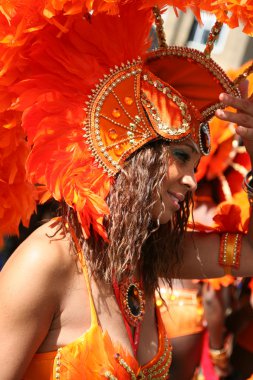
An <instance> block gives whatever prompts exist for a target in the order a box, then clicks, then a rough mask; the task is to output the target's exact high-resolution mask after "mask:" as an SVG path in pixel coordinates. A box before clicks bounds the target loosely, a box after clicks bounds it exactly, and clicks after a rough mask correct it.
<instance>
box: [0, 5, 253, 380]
mask: <svg viewBox="0 0 253 380" xmlns="http://www.w3.org/2000/svg"><path fill="white" fill-rule="evenodd" d="M133 5H134V6H133ZM20 11H22V10H20ZM43 14H44V15H45V14H47V13H46V12H44V13H43ZM136 14H138V17H139V18H138V22H137V21H136V20H135V23H134V24H131V20H133V18H134V17H135V16H136ZM61 16H62V17H63V15H61ZM112 17H114V18H112ZM59 20H61V22H62V19H61V18H60V17H59V19H58V21H59ZM54 21H55V20H54ZM36 22H37V21H36ZM71 22H72V24H71ZM151 23H152V18H151V9H150V8H145V9H144V10H143V9H141V10H138V12H137V13H136V6H135V3H134V2H130V4H126V2H123V4H120V6H119V17H118V14H116V16H108V15H104V14H103V15H100V14H99V13H98V15H97V16H96V13H94V14H93V15H92V16H91V14H88V16H87V17H86V19H84V18H83V17H79V16H78V17H76V16H74V17H73V19H71V20H69V23H66V24H64V25H65V27H66V28H68V27H69V26H68V25H69V24H71V28H70V30H71V31H70V32H69V34H68V33H66V34H65V35H62V34H61V33H58V34H56V33H55V30H54V28H53V27H52V25H51V24H52V22H50V25H49V26H46V27H42V26H41V25H42V24H40V28H38V27H37V28H35V27H34V24H32V26H31V25H30V24H29V26H30V28H29V31H30V32H31V34H32V33H34V31H36V32H35V33H37V34H36V38H35V39H34V37H33V36H34V35H33V34H32V37H30V39H29V37H28V40H25V42H24V40H20V46H23V45H22V44H25V45H24V46H25V48H24V46H23V50H22V54H19V55H16V56H15V57H16V58H17V60H20V61H18V63H19V64H20V65H19V69H20V67H22V70H20V71H19V74H17V76H18V79H17V83H15V84H14V85H13V86H12V87H11V91H12V95H13V96H14V95H15V96H16V97H17V103H16V105H15V104H14V103H13V102H12V107H14V109H16V111H18V112H22V123H23V127H24V129H25V130H26V133H27V135H28V140H29V142H30V144H31V154H30V157H29V161H28V172H29V173H30V176H31V178H32V179H33V181H34V182H35V183H42V184H44V185H46V186H47V189H48V190H49V191H50V192H51V194H53V196H54V197H55V198H56V199H58V200H63V201H64V202H63V209H62V210H63V212H62V215H63V216H62V218H61V219H60V220H56V221H53V222H49V223H47V224H45V225H44V226H42V227H41V228H39V229H38V230H37V231H35V232H34V233H33V234H32V235H31V236H30V237H29V238H28V239H27V240H26V241H25V242H24V243H23V244H22V245H21V246H20V247H19V248H18V249H17V251H16V252H15V253H14V254H13V256H12V257H11V258H10V260H9V261H8V263H7V264H6V266H5V267H4V269H3V271H2V273H1V284H0V304H1V310H2V312H1V316H0V339H1V342H2V346H3V347H2V348H3V349H1V353H0V363H1V366H0V368H1V369H0V375H1V376H0V377H1V379H3V380H7V379H8V380H9V379H16V380H18V379H36V378H38V379H41V380H42V379H84V378H85V379H103V378H109V379H128V378H129V379H130V378H131V379H137V378H139V379H140V378H157V377H159V378H163V379H166V378H168V372H169V366H170V363H171V346H170V344H169V341H168V338H167V336H166V333H165V330H164V327H163V324H162V321H161V317H160V314H159V310H156V309H155V306H154V291H155V289H156V288H158V278H159V277H163V278H164V279H165V281H168V282H169V283H170V281H171V278H172V277H173V276H177V277H182V278H202V277H203V276H206V277H215V276H222V274H223V268H222V265H219V264H218V262H217V257H216V255H212V256H210V255H208V252H209V251H210V250H212V252H217V255H218V252H219V249H220V252H221V255H220V256H221V257H220V261H221V264H223V259H224V257H223V254H225V255H226V253H228V251H227V247H226V246H223V245H221V248H220V236H219V235H218V234H208V235H206V234H194V233H186V232H185V227H186V223H187V219H188V216H189V212H190V211H189V210H190V199H191V194H192V192H194V190H195V189H196V180H195V174H194V172H195V171H196V168H197V165H198V162H199V160H200V158H201V155H203V154H208V152H209V150H210V146H209V135H208V127H207V124H206V121H207V119H208V118H209V117H210V115H211V114H212V113H213V112H214V110H215V109H217V108H218V106H220V101H221V102H222V103H224V104H225V105H230V106H232V107H234V108H235V109H237V110H238V113H237V114H234V113H230V112H227V111H222V110H218V111H216V115H217V116H218V117H220V118H221V119H224V120H230V121H234V122H237V123H238V124H239V125H241V124H242V125H243V127H238V129H237V132H238V134H240V136H241V137H242V138H244V141H245V145H246V146H247V149H248V152H249V154H250V155H251V158H253V144H252V138H253V130H252V129H253V104H252V101H251V100H243V99H240V98H239V97H235V96H233V95H237V96H239V92H238V89H236V87H235V86H234V84H233V83H232V82H230V81H229V80H228V79H226V78H225V79H224V76H223V73H221V71H220V69H219V68H218V69H217V71H216V72H215V73H216V74H215V75H217V76H218V80H216V81H214V80H213V77H212V72H213V70H216V69H215V68H216V66H215V65H214V64H213V63H212V62H211V61H210V67H211V68H210V67H208V68H207V67H206V66H205V65H204V64H203V65H202V64H201V65H199V64H196V63H197V62H198V61H197V60H196V59H195V57H196V51H194V52H193V51H191V50H185V52H186V54H187V59H185V58H184V57H183V55H182V54H181V50H180V49H179V50H178V51H177V52H175V51H174V50H173V53H172V51H171V50H164V51H163V53H164V54H161V52H158V54H157V53H154V54H153V53H150V54H149V55H148V56H147V58H145V59H139V60H137V61H136V60H134V61H132V62H127V61H126V60H123V64H122V66H121V67H120V68H119V67H115V68H114V69H112V70H111V71H109V68H108V65H107V66H103V68H104V71H103V70H102V69H101V66H99V65H101V61H102V60H103V59H104V60H105V61H104V62H102V63H103V64H104V65H105V62H107V58H108V57H109V58H108V59H111V60H112V57H111V55H110V54H112V52H113V51H114V48H115V46H114V40H111V41H110V54H108V52H107V55H105V57H103V56H102V55H100V56H99V58H100V59H97V56H98V54H101V51H97V50H96V49H95V48H94V45H95V44H96V41H97V38H98V39H99V41H100V43H99V44H98V47H99V48H101V50H103V48H104V45H106V48H108V46H109V42H108V41H107V42H108V43H106V40H105V38H107V37H108V35H109V32H108V29H107V28H113V30H114V28H116V31H117V33H115V30H114V34H115V39H117V38H118V35H120V33H122V35H121V38H122V36H123V35H125V34H127V33H129V32H130V31H131V32H132V33H133V31H134V32H136V30H134V28H135V27H136V28H137V26H136V25H138V31H139V34H138V36H141V37H140V40H138V41H137V39H136V40H134V39H133V40H132V44H133V46H135V43H137V45H138V44H139V45H138V49H139V50H138V49H137V50H138V51H139V53H140V56H141V57H144V54H146V53H145V51H146V47H147V45H146V41H147V37H148V33H149V30H150V26H151ZM55 25H56V22H55ZM57 25H58V24H57ZM101 25H102V26H101ZM37 26H38V25H37ZM100 26H101V27H100ZM128 27H129V29H128ZM26 31H27V30H26ZM105 31H106V32H105ZM140 32H142V33H140ZM103 33H104V34H103ZM91 36H92V39H91ZM110 37H111V35H110ZM108 38H109V37H108ZM128 38H129V36H128ZM49 41H50V49H46V48H45V46H48V44H49ZM80 41H82V42H83V43H84V44H79V42H80ZM91 41H92V43H91ZM101 41H102V42H101ZM117 46H118V47H119V45H117ZM135 47H136V46H135ZM89 49H93V51H95V50H96V54H94V55H93V60H90V61H89V63H90V62H91V61H92V62H93V66H92V65H88V64H87V67H86V65H85V64H84V63H86V62H87V61H85V60H84V57H85V59H86V60H87V59H88V58H87V57H89V59H91V58H90V57H91V53H90V52H91V50H89ZM122 49H124V44H122ZM131 49H132V45H131ZM131 49H130V47H129V44H128V50H131ZM133 50H134V48H133ZM76 51H77V52H78V54H76ZM52 52H53V54H52ZM68 52H70V53H71V55H70V56H68V57H67V58H66V56H65V53H66V54H67V53H68ZM118 52H119V50H117V54H118ZM120 53H121V51H120ZM128 53H129V55H128V56H127V55H124V58H126V57H127V58H129V59H132V58H133V57H132V54H133V55H134V57H137V55H136V50H134V51H131V52H128ZM115 54H116V53H115ZM95 55H96V59H94V56H95ZM59 56H61V57H62V61H61V62H60V61H59V60H58V58H59ZM197 56H198V60H201V61H202V62H204V61H205V59H204V58H205V57H206V56H205V55H202V54H201V53H199V54H197ZM173 57H174V58H173ZM69 58H71V59H70V61H71V65H70V66H68V64H67V62H69V61H68V59H69ZM117 60H118V57H117ZM191 60H192V61H193V64H190V63H189V62H190V61H191ZM35 62H37V65H35V66H34V63H35ZM49 62H51V64H49ZM59 62H60V67H61V69H62V70H63V68H64V70H66V71H62V72H59V70H58V69H59V67H58V64H59ZM118 62H120V61H118ZM125 62H126V63H125ZM178 62H180V65H182V68H183V69H184V70H185V69H186V66H187V68H190V69H191V70H193V72H194V73H195V74H196V70H197V72H199V70H200V71H201V73H202V74H203V73H205V74H206V76H207V78H206V82H205V85H206V86H209V87H210V91H209V95H210V98H211V99H210V98H208V99H207V104H203V98H202V96H201V95H200V94H198V95H199V97H198V98H197V100H196V101H195V100H194V101H193V104H192V101H191V97H190V95H189V93H188V95H186V94H185V93H184V86H179V87H180V91H179V88H178V87H176V78H174V79H173V80H172V76H173V75H172V73H173V72H174V68H175V65H178ZM110 63H111V61H110ZM15 64H16V63H15ZM168 64H171V66H170V69H169V67H168ZM66 67H67V69H66ZM105 67H106V70H105ZM109 67H112V65H111V66H109ZM78 70H79V71H78ZM87 70H90V71H91V70H93V71H96V73H99V75H98V76H96V77H94V78H93V77H89V76H86V74H87ZM170 70H171V72H170ZM191 70H190V71H191ZM63 72H64V73H65V74H64V75H62V74H63ZM80 72H81V73H82V74H80ZM104 73H105V74H106V76H105V77H104V78H103V79H102V74H104ZM79 74H80V75H82V80H77V79H78V75H79ZM19 75H20V76H21V78H22V79H23V80H22V79H20V77H19ZM54 75H56V76H57V80H52V79H53V78H54ZM188 77H189V79H191V78H192V76H191V75H190V76H188ZM62 78H65V82H64V81H62V80H61V79H62ZM70 78H72V80H73V82H71V83H70V82H69V80H70ZM87 78H88V79H87ZM99 78H100V79H101V81H100V84H98V85H97V86H96V87H94V89H93V91H91V87H93V82H94V83H97V82H98V79H99ZM196 79H198V76H196ZM15 80H16V79H15ZM89 81H90V82H92V83H90V82H89ZM79 82H80V83H79ZM88 82H89V83H88ZM217 82H218V85H217ZM224 83H225V85H224ZM184 84H185V87H186V88H187V89H189V87H188V86H187V85H186V81H185V79H184ZM85 85H86V87H85ZM50 86H56V87H57V91H52V87H50ZM72 86H73V88H75V93H73V92H71V91H72ZM198 86H199V87H198ZM201 87H203V82H202V79H201V81H200V82H199V83H198V81H196V80H195V81H194V86H193V91H194V94H195V93H196V88H201ZM50 88H51V91H49V89H50ZM70 89H71V91H70ZM220 89H223V90H224V89H228V92H229V95H226V94H222V95H220V99H219V100H218V99H217V96H216V95H217V94H218V91H219V90H220ZM70 94H72V98H71V96H70ZM83 94H85V96H84V95H83ZM35 98H36V100H35ZM87 98H89V101H88V106H87V109H86V110H83V104H84V100H85V99H86V100H87ZM193 98H194V97H193ZM210 102H211V104H215V106H214V107H212V112H211V111H210ZM13 104H14V105H13ZM77 105H78V107H79V108H78V112H77V108H76V107H77ZM15 107H16V108H15ZM55 117H56V118H55ZM56 120H57V122H56ZM59 126H63V127H64V128H63V130H61V131H60V129H59ZM37 127H38V128H39V129H36V128H37ZM71 128H72V129H71ZM75 128H76V129H75ZM78 128H79V129H78ZM64 139H65V140H64ZM66 139H69V140H68V144H69V145H68V149H65V150H64V149H63V148H64V146H65V145H64V144H65V143H66ZM83 140H85V141H83ZM55 143H56V145H55ZM87 145H88V149H87ZM56 146H57V149H55V147H56ZM65 147H66V146H65ZM45 150H46V151H47V156H46V157H45V156H44V155H43V152H45ZM66 163H67V164H66ZM65 164H66V165H65ZM62 165H65V166H62ZM63 168H64V169H63ZM70 168H71V170H70ZM58 169H59V170H58ZM56 173H57V175H56ZM53 189H54V190H53ZM247 189H248V194H249V196H250V197H251V195H252V194H251V192H250V189H251V187H250V184H248V183H247ZM70 199H71V200H70ZM107 206H108V208H109V210H108V208H107ZM195 235H196V236H195ZM231 239H232V240H233V243H231V244H232V245H233V248H237V250H236V253H237V256H236V263H235V264H234V263H233V262H228V260H226V257H225V259H224V265H225V266H229V267H233V268H234V267H235V268H238V270H237V271H236V273H237V274H238V275H241V276H245V275H249V274H252V272H253V262H252V259H251V256H252V250H253V248H252V244H253V242H252V226H251V225H250V226H249V232H248V234H247V235H245V236H244V237H241V236H238V235H236V237H234V236H232V237H231ZM241 240H242V247H241V249H240V250H239V245H240V241H241ZM224 241H225V240H224V239H223V240H222V242H224ZM240 252H241V257H242V258H241V265H240V268H239V262H237V260H238V258H239V253H240ZM180 263H181V265H180ZM20 346H22V350H20ZM9 353H11V355H9Z"/></svg>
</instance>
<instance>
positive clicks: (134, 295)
mask: <svg viewBox="0 0 253 380" xmlns="http://www.w3.org/2000/svg"><path fill="white" fill-rule="evenodd" d="M127 303H128V306H129V308H130V310H131V313H132V314H133V315H134V316H135V317H138V316H139V315H140V313H141V298H140V294H139V289H138V288H137V286H136V285H135V284H132V285H130V286H129V288H128V291H127Z"/></svg>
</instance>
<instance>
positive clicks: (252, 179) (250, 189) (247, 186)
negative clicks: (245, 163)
mask: <svg viewBox="0 0 253 380" xmlns="http://www.w3.org/2000/svg"><path fill="white" fill-rule="evenodd" d="M242 188H243V190H244V191H245V192H246V193H247V195H248V200H249V204H250V206H251V207H253V172H252V170H250V171H249V172H248V173H247V174H246V176H245V177H244V180H243V183H242Z"/></svg>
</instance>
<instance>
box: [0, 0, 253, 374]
mask: <svg viewBox="0 0 253 380" xmlns="http://www.w3.org/2000/svg"><path fill="white" fill-rule="evenodd" d="M209 3H210V2H207V1H206V0H203V1H202V0H198V1H197V0H196V1H193V0H189V1H188V0H185V1H182V0H180V1H174V0H173V1H163V0H159V1H154V0H149V1H146V0H140V1H139V0H118V1H117V0H94V1H91V0H86V1H84V0H76V1H71V0H65V1H54V0H48V1H46V2H45V1H44V0H35V1H34V0H32V1H31V0H25V1H20V0H15V1H12V0H11V1H4V2H3V4H1V6H0V56H1V57H3V59H2V60H3V64H2V62H0V70H1V71H0V74H1V75H2V76H0V100H1V104H0V105H1V107H0V117H1V121H2V125H3V126H4V128H5V129H6V130H8V129H9V128H16V129H17V130H19V129H22V131H24V133H25V136H26V140H25V141H26V143H27V147H28V150H29V151H30V153H29V156H28V160H27V162H26V170H27V177H26V176H25V178H28V179H29V181H30V182H31V183H33V184H34V185H35V186H37V185H38V184H40V186H41V188H43V196H42V197H41V201H42V202H43V201H46V200H47V199H49V198H51V197H53V198H54V199H56V200H57V201H59V202H64V204H65V205H68V207H70V208H72V209H73V210H74V212H75V215H76V216H77V218H78V222H79V223H80V227H81V228H82V237H83V238H84V239H89V238H90V237H91V236H92V237H94V238H98V239H100V238H102V239H104V241H105V242H106V243H107V242H108V240H109V239H110V236H108V231H107V227H106V221H105V219H106V218H108V215H109V213H110V210H109V207H108V204H107V197H108V194H109V192H110V188H111V186H112V185H113V184H114V182H115V180H116V177H117V173H118V172H119V171H121V170H122V169H123V168H124V166H125V165H126V164H127V159H128V158H129V157H130V156H131V155H132V154H133V153H134V152H136V151H138V150H139V149H140V148H142V147H143V146H144V145H146V144H148V143H152V142H154V141H156V140H162V141H163V140H164V141H166V142H167V143H168V144H169V143H170V142H180V141H184V140H185V139H187V138H190V139H191V140H192V141H193V142H194V143H195V144H196V145H197V147H198V149H199V151H200V153H201V154H202V155H208V154H209V152H210V149H211V146H210V145H211V144H210V134H209V126H208V121H209V120H210V119H211V118H212V117H213V115H214V113H215V110H217V109H219V108H224V105H223V104H222V103H221V101H220V99H219V94H220V93H221V92H226V93H228V94H230V95H233V96H235V97H238V98H240V97H241V93H240V90H239V86H238V81H236V80H235V81H232V80H230V79H229V78H228V77H227V75H226V74H225V73H224V72H223V70H222V69H221V68H220V67H219V66H218V65H217V64H216V63H215V62H214V61H213V60H212V58H210V54H211V51H212V48H213V44H214V42H215V40H216V38H217V36H218V34H219V31H220V30H221V27H222V22H225V23H227V24H228V25H230V26H231V27H234V26H235V25H236V24H237V22H239V20H240V21H242V22H243V24H244V31H245V32H247V33H252V30H253V25H252V22H251V21H249V20H251V18H249V17H248V16H249V15H251V12H252V11H251V6H250V5H249V4H247V3H249V2H247V1H246V2H244V4H242V5H241V6H236V5H235V4H234V1H232V2H231V1H226V2H222V1H220V2H219V4H218V5H216V6H215V5H213V4H212V5H211V4H209ZM166 5H172V6H173V7H177V8H178V9H179V10H182V11H184V10H185V9H186V8H187V7H189V8H191V9H192V10H193V11H194V13H195V14H196V16H197V17H198V18H199V17H200V16H199V10H200V9H203V10H206V11H211V12H213V13H214V14H215V15H216V16H217V22H216V23H215V25H214V27H213V28H212V31H211V33H210V36H209V38H208V41H207V46H206V49H205V51H204V52H199V51H197V50H195V49H189V48H181V47H175V46H174V47H167V46H166V43H165V37H164V35H163V33H162V19H161V16H160V13H159V9H158V7H160V8H163V7H164V6H166ZM227 8H228V9H230V13H232V14H233V17H229V16H228V12H227ZM1 21H2V22H1ZM154 22H155V23H156V27H157V30H158V37H159V39H160V49H158V50H156V51H153V52H150V51H148V49H149V47H150V40H149V35H150V29H151V27H152V24H153V23H154ZM251 69H252V67H251ZM7 148H8V147H7ZM6 150H8V149H6ZM26 153H27V152H26ZM2 156H6V152H5V150H4V151H3V152H2V151H0V158H2ZM9 167H10V168H11V169H12V170H10V171H11V173H12V176H10V178H9V180H11V179H12V177H13V176H14V174H13V173H15V170H14V169H15V168H14V169H13V167H12V164H11V163H10V164H9ZM22 178H23V177H22ZM23 179H24V178H23ZM0 207H2V206H1V202H0ZM1 215H4V214H3V213H2V212H1V209H0V217H1ZM5 219H6V218H5ZM0 220H1V219H0ZM12 224H14V223H12ZM70 224H71V220H70ZM68 227H69V230H71V227H72V226H71V225H69V226H68ZM10 228H12V229H13V228H14V227H13V225H11V226H8V229H7V227H6V229H5V231H8V232H9V229H10ZM66 229H67V228H66ZM5 231H4V232H5ZM0 232H1V231H0ZM72 237H73V236H72ZM73 240H75V238H73ZM80 240H81V239H80ZM78 252H79V253H81V251H80V250H78ZM81 255H82V253H81ZM81 262H82V264H83V271H84V276H85V281H86V285H87V289H88V292H89V295H90V309H91V321H92V323H91V327H90V329H89V330H88V331H86V332H85V333H84V334H83V335H82V336H81V337H79V338H78V339H76V340H75V341H74V342H72V343H70V344H68V345H66V346H64V347H61V348H59V349H58V350H57V352H49V353H41V354H36V355H35V356H34V358H33V360H32V362H31V364H30V366H29V368H28V369H27V372H26V374H25V377H24V379H25V380H29V379H33V380H34V379H39V380H48V379H52V380H53V379H63V380H71V379H73V380H78V379H88V380H89V379H90V380H96V379H101V378H102V379H103V378H107V379H111V380H117V379H121V380H125V379H126V380H127V379H132V380H134V379H168V376H169V375H168V372H169V367H170V363H171V347H170V344H169V341H168V337H167V335H166V332H165V328H164V326H163V322H162V320H161V316H160V311H159V309H158V308H157V310H156V315H157V325H158V333H159V334H158V335H159V347H158V352H157V355H156V356H155V357H154V358H153V359H152V360H151V362H149V363H147V364H146V365H144V366H140V365H139V363H138V362H137V360H136V358H135V357H134V356H132V355H130V354H129V353H127V352H126V351H124V349H123V348H122V347H121V346H119V345H118V344H117V343H116V342H112V341H111V339H110V337H109V335H108V333H107V332H103V331H102V329H101V327H100V325H99V322H98V319H97V315H96V310H95V307H94V303H93V299H92V294H91V289H90V282H89V278H88V274H87V270H86V266H85V263H83V261H82V258H81ZM129 264H131V265H132V266H133V264H134V265H135V264H136V263H129ZM129 271H130V272H131V271H132V273H134V268H133V267H130V268H129ZM117 274H118V273H117ZM118 277H120V276H118ZM122 277H123V276H122ZM117 280H118V278H117ZM119 280H120V281H121V280H122V281H121V282H122V284H120V283H119V284H118V285H119V286H118V288H119V293H120V292H121V295H122V299H121V298H120V297H119V301H118V300H117V301H118V304H119V307H120V309H121V311H122V316H123V318H124V322H125V325H127V326H128V327H129V330H130V332H131V327H132V328H133V327H134V328H135V332H137V333H138V332H139V329H140V326H141V322H142V318H143V315H144V313H143V312H142V308H143V309H144V305H145V302H143V299H142V298H143V297H142V290H141V289H140V287H138V283H136V284H130V286H129V287H128V288H127V289H126V290H127V291H126V292H125V293H123V290H120V285H122V289H123V285H124V281H123V279H121V278H119ZM141 280H142V279H140V282H141ZM120 281H119V282H120ZM111 282H112V285H113V279H112V281H111ZM125 282H126V281H125ZM131 287H132V288H134V291H135V292H136V294H137V296H136V298H137V301H139V305H138V306H140V307H139V308H138V312H137V313H136V312H135V310H134V308H132V309H131V307H130V306H129V305H130V302H129V299H130V298H131V297H130V296H129V294H130V290H131V289H130V288H131ZM132 290H133V289H132ZM115 297H116V298H117V295H116V291H115ZM144 311H145V310H144ZM129 314H131V315H130V317H129ZM137 333H136V334H135V335H136V339H135V338H134V343H135V342H136V341H137V340H138V339H137V338H138V337H139V335H138V334H137ZM130 335H131V334H129V336H130ZM131 337H132V336H131ZM97 348H98V349H97ZM134 348H136V347H135V346H134V347H133V351H134Z"/></svg>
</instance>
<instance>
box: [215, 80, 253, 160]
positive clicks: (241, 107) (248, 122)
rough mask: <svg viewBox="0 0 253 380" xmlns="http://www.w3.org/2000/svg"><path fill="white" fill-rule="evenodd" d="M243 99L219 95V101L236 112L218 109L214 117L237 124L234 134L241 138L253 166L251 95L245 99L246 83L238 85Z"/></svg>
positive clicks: (252, 100) (252, 104)
mask: <svg viewBox="0 0 253 380" xmlns="http://www.w3.org/2000/svg"><path fill="white" fill-rule="evenodd" d="M240 90H241V93H242V96H243V98H242V99H238V98H235V97H233V96H231V95H228V94H224V93H222V94H220V97H219V98H220V101H221V102H222V103H223V104H225V105H226V106H229V107H233V108H235V109H236V110H237V112H231V111H227V110H221V109H218V110H217V111H216V113H215V115H216V116H217V117H218V118H219V119H221V120H226V121H229V122H232V123H235V124H237V127H236V133H237V134H238V135H239V136H240V137H241V138H242V140H243V143H244V145H245V147H246V149H247V152H248V153H249V155H250V158H251V164H252V165H253V95H251V96H250V97H249V98H247V93H248V81H244V82H242V83H241V85H240Z"/></svg>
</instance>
